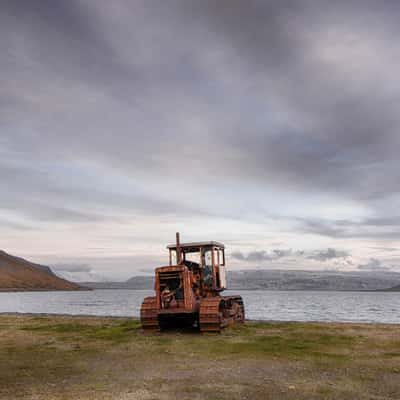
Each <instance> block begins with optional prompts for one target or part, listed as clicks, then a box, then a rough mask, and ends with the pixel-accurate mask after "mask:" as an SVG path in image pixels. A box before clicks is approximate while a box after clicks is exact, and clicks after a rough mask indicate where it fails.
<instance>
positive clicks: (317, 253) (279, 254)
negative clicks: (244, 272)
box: [232, 248, 350, 262]
mask: <svg viewBox="0 0 400 400" xmlns="http://www.w3.org/2000/svg"><path fill="white" fill-rule="evenodd" d="M348 256H350V253H349V252H347V251H343V250H337V249H334V248H328V249H326V250H314V251H305V250H297V251H293V250H292V249H274V250H271V251H266V250H261V251H251V252H249V253H247V255H246V254H243V253H242V252H240V251H237V252H234V253H232V257H233V258H235V259H237V260H240V261H249V262H261V261H272V260H279V259H281V258H285V257H294V258H306V259H309V260H317V261H327V260H333V259H338V258H345V257H348Z"/></svg>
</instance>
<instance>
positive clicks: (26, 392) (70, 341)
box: [0, 315, 400, 400]
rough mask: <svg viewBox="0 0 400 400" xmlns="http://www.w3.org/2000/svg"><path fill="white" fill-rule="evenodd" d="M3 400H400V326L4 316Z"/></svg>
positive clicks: (0, 340) (0, 326)
mask: <svg viewBox="0 0 400 400" xmlns="http://www.w3.org/2000/svg"><path fill="white" fill-rule="evenodd" d="M0 399H38V400H39V399H52V400H53V399H55V400H57V399H85V400H87V399H135V400H141V399H143V400H150V399H160V400H163V399H180V400H185V399H191V400H193V399H229V400H235V399H251V400H253V399H255V400H256V399H351V400H355V399H400V326H398V325H397V326H396V325H370V324H364V325H363V324H323V323H259V322H249V323H247V324H246V325H244V326H242V327H239V328H235V329H230V330H227V331H226V332H224V333H223V334H221V335H200V334H197V333H191V332H186V333H183V332H168V333H163V334H154V335H143V334H142V333H141V332H140V328H139V324H138V321H137V320H132V319H121V318H90V317H85V318H84V317H64V316H57V317H51V316H40V317H39V316H14V315H1V316H0Z"/></svg>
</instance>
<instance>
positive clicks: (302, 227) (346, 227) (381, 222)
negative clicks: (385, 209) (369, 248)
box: [294, 216, 400, 239]
mask: <svg viewBox="0 0 400 400" xmlns="http://www.w3.org/2000/svg"><path fill="white" fill-rule="evenodd" d="M294 221H297V224H298V227H297V229H298V230H299V231H300V232H305V233H310V234H317V235H321V236H328V237H331V238H370V239H398V238H400V222H399V217H397V216H392V217H383V218H378V217H376V218H367V219H363V220H361V221H352V220H323V219H316V218H297V219H296V218H294ZM377 228H379V229H377Z"/></svg>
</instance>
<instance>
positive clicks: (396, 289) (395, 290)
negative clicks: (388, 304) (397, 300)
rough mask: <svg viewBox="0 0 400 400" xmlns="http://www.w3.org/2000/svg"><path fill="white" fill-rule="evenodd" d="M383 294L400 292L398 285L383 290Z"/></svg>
mask: <svg viewBox="0 0 400 400" xmlns="http://www.w3.org/2000/svg"><path fill="white" fill-rule="evenodd" d="M385 292H400V285H396V286H393V287H390V288H388V289H385Z"/></svg>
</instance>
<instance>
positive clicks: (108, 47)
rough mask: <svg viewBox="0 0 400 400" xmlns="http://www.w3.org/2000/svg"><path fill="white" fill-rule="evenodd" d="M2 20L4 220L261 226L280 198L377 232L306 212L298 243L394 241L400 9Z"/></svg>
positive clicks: (245, 5)
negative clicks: (272, 200)
mask: <svg viewBox="0 0 400 400" xmlns="http://www.w3.org/2000/svg"><path fill="white" fill-rule="evenodd" d="M1 6H2V12H1V15H0V51H1V54H2V57H1V59H0V68H1V71H2V73H1V76H0V129H1V138H0V156H1V157H0V179H1V182H2V188H1V196H0V207H1V208H2V209H3V210H6V211H9V210H12V211H13V212H17V213H19V214H20V215H22V216H28V218H32V219H34V220H40V219H42V218H44V219H46V220H47V221H51V220H54V221H58V220H62V221H86V222H88V223H90V222H96V221H98V220H99V218H100V219H102V218H106V219H107V218H111V219H113V218H116V217H115V216H116V215H119V214H120V213H126V214H132V215H136V214H140V215H143V214H144V215H153V216H160V215H164V214H173V215H174V216H176V218H177V220H179V218H181V217H182V216H183V215H185V216H188V215H196V216H200V217H210V216H211V217H218V216H219V217H221V216H223V217H229V218H234V219H243V220H246V218H247V216H246V215H243V213H242V212H241V211H238V210H239V208H241V209H242V208H243V209H244V208H245V209H246V210H248V209H250V208H251V210H252V212H253V213H254V216H253V218H254V219H253V220H260V219H261V215H264V214H265V213H264V210H263V208H262V206H261V205H257V204H262V203H263V199H264V198H268V196H269V195H270V193H271V192H272V193H278V194H279V193H284V195H282V197H284V198H287V196H286V194H285V193H286V192H289V193H296V194H297V195H298V197H299V201H300V202H301V201H303V202H304V204H305V205H308V204H309V203H308V197H309V196H313V195H315V196H318V195H321V194H323V195H324V196H326V195H328V196H326V197H324V198H329V197H330V198H332V200H331V202H335V201H336V200H338V201H339V202H340V201H343V202H344V203H346V202H348V201H350V202H351V204H353V205H354V207H358V206H360V208H363V209H367V210H368V212H370V213H371V215H375V217H373V218H364V219H362V220H361V221H360V220H356V217H354V219H351V218H350V217H348V218H349V219H348V220H347V219H342V220H341V219H332V220H329V219H328V218H327V219H325V218H324V217H325V215H322V213H321V215H316V216H315V218H308V217H304V215H302V212H301V204H300V207H299V210H300V211H298V215H295V216H293V218H291V219H292V221H293V223H294V225H295V227H294V228H293V232H294V233H295V234H303V233H304V232H305V233H311V234H316V235H321V236H327V237H330V238H334V239H341V238H348V239H357V238H363V239H364V238H367V239H379V240H393V239H398V238H399V237H400V228H399V226H400V220H399V217H397V216H395V217H392V215H396V212H397V211H396V207H397V203H398V196H399V194H400V178H399V175H398V174H397V173H396V171H398V170H399V157H398V148H399V146H400V136H399V135H398V131H399V127H400V118H399V112H398V106H399V98H400V97H399V93H400V86H399V84H398V79H397V76H398V71H397V68H396V66H397V64H398V60H399V59H400V51H399V49H398V46H397V45H396V43H395V41H393V38H394V37H397V36H398V34H399V26H398V21H397V16H398V15H399V11H400V5H399V4H398V3H396V2H390V1H384V2H379V4H378V3H377V2H374V1H369V0H367V1H361V0H360V1H355V0H354V1H336V2H330V1H320V2H311V1H307V0H304V1H297V2H293V1H280V2H276V1H263V2H260V1H252V0H250V1H239V0H233V1H232V0H221V1H218V2H215V1H208V0H206V1H201V2H198V1H190V0H189V1H187V0H184V1H183V0H182V1H175V0H174V1H170V2H163V1H153V0H151V1H135V2H124V1H119V0H115V1H113V2H107V1H78V0H71V1H68V2H66V1H61V0H54V1H49V0H48V1H47V0H46V1H42V2H40V3H37V2H29V1H21V0H16V1H11V0H8V1H6V0H4V1H2V2H1ZM3 152H4V153H5V154H8V156H7V157H4V156H3ZM98 166H100V167H101V168H100V169H101V172H100V173H99V175H100V176H101V179H97V180H94V179H93V178H92V176H91V174H90V172H91V171H93V170H95V169H96V167H98ZM84 172H86V173H87V176H85V174H84ZM88 172H89V173H88ZM115 175H117V176H119V175H120V176H123V177H124V178H127V179H126V181H123V182H115ZM128 178H129V179H128ZM85 180H86V181H87V183H86V184H84V183H82V182H83V181H85ZM121 181H122V180H121ZM124 185H127V186H129V188H130V189H131V191H128V190H125V188H124ZM100 186H102V187H100ZM254 187H257V188H258V189H257V190H258V191H259V192H260V193H261V197H262V199H260V201H257V204H255V203H256V202H255V201H253V199H252V198H251V196H252V194H251V193H252V190H253V189H254ZM121 188H122V189H121ZM143 188H144V189H143ZM178 188H179V189H181V190H180V191H179V190H177V189H178ZM232 188H234V189H232ZM232 193H234V194H233V195H232ZM246 196H247V197H246ZM226 198H229V199H232V201H229V202H226V201H224V200H223V199H226ZM217 200H219V201H220V202H221V203H222V202H223V203H224V207H220V208H218V207H216V206H215V202H216V201H217ZM235 200H238V202H239V203H240V206H242V205H243V207H237V204H236V203H235ZM250 201H251V204H252V205H253V206H252V207H248V204H249V202H250ZM277 203H279V201H277ZM288 203H289V202H288ZM271 208H272V209H271V210H270V214H271V216H274V215H276V216H279V215H280V212H281V210H280V206H279V204H275V205H272V207H271ZM103 215H105V217H103ZM346 218H347V217H346ZM113 220H114V219H113ZM277 223H279V221H277ZM237 256H238V257H241V256H240V255H238V254H237ZM242 257H243V258H247V257H250V259H252V260H253V261H257V260H261V261H262V260H269V259H277V258H280V257H284V255H282V254H281V253H279V251H278V253H274V252H273V251H271V252H263V251H260V252H254V254H249V255H246V256H245V255H243V254H242ZM239 259H240V258H239Z"/></svg>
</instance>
